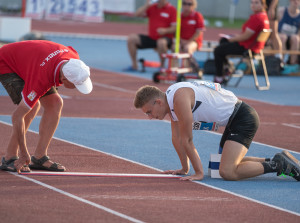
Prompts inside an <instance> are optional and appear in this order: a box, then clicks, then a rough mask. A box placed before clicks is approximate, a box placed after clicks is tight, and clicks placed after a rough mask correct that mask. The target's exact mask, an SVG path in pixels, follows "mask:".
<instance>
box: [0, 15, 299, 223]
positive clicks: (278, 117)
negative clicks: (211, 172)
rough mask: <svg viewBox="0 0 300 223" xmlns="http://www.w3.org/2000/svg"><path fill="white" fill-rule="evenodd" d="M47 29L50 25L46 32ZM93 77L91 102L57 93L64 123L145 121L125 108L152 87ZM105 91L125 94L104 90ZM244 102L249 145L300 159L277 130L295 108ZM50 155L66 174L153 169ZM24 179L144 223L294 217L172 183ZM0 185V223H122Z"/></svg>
mask: <svg viewBox="0 0 300 223" xmlns="http://www.w3.org/2000/svg"><path fill="white" fill-rule="evenodd" d="M51 24H55V25H53V30H52V28H51ZM70 24H71V25H70ZM97 25H99V24H97ZM97 25H96V24H92V25H89V24H84V26H78V24H77V23H76V26H75V25H74V24H72V23H70V22H67V23H65V24H64V23H61V22H59V23H57V22H40V21H38V22H34V23H33V29H36V30H43V31H46V29H47V27H49V29H48V30H47V31H54V30H55V31H57V32H63V31H68V32H80V31H84V32H87V30H89V29H90V30H95V28H96V26H97ZM104 25H107V27H111V26H112V24H100V25H99V27H101V26H102V27H103V26H104ZM39 27H40V28H39ZM78 27H79V28H78ZM90 27H93V28H90ZM124 27H125V26H124V25H123V28H122V30H123V31H122V33H119V34H122V35H127V34H128V30H130V32H137V31H136V30H135V29H133V25H132V26H130V27H131V28H128V29H127V28H124ZM74 28H76V29H75V30H74ZM107 29H108V28H107ZM131 29H132V30H131ZM101 31H102V33H103V34H117V31H119V29H118V28H116V27H115V29H111V30H110V32H111V33H107V32H104V30H101ZM99 32H100V31H99ZM92 75H93V76H92V77H93V82H94V83H100V84H102V86H100V85H98V86H97V85H95V84H94V90H93V92H92V93H91V94H90V95H87V96H84V95H81V94H80V93H78V92H77V91H75V90H67V89H65V88H63V87H61V88H60V89H59V92H60V93H61V94H62V95H66V96H70V97H71V99H65V100H64V109H63V116H67V117H69V116H73V117H100V118H128V119H144V118H145V116H144V114H143V113H142V112H140V111H137V110H135V109H134V107H133V104H132V100H133V96H134V92H135V91H136V90H137V89H138V88H139V87H141V86H143V85H145V84H151V85H153V83H152V82H151V81H148V80H144V79H140V78H135V77H131V76H124V75H119V74H116V73H109V72H104V71H101V70H92ZM103 84H104V87H103ZM109 86H114V87H119V88H122V89H126V90H127V91H126V92H122V91H118V90H114V89H110V88H108V87H109ZM159 87H160V88H161V89H162V90H165V89H166V88H167V87H168V85H166V84H160V85H159ZM245 101H246V102H248V103H249V104H250V105H252V106H254V107H255V108H256V109H257V111H258V113H259V115H260V119H261V123H262V124H261V126H260V129H259V131H258V133H257V136H256V137H255V141H258V142H261V143H266V144H270V145H273V146H278V147H283V148H286V149H291V150H294V151H298V152H300V139H299V137H298V134H297V132H296V131H295V130H293V128H291V127H286V126H282V125H281V123H299V116H292V115H291V113H292V112H294V113H300V107H289V106H276V105H270V104H266V103H261V102H255V101H249V100H245ZM0 104H1V108H0V114H1V115H9V114H11V112H12V111H13V109H14V106H13V105H12V103H11V102H10V100H9V99H8V97H0ZM270 123H272V124H270ZM10 132H11V127H10V126H7V125H4V124H1V123H0V135H1V138H0V145H1V146H0V156H3V155H4V153H5V149H6V147H7V139H8V138H9V136H10ZM274 136H276V137H274ZM279 136H280V137H279ZM27 142H28V147H29V150H30V152H31V153H32V152H33V151H34V149H35V145H36V143H37V135H36V134H35V133H28V134H27ZM49 155H50V156H51V158H52V159H53V160H55V161H58V162H60V163H63V164H64V165H65V166H66V167H67V169H68V171H71V172H95V173H97V172H107V173H157V171H155V170H153V169H149V168H146V167H143V166H140V165H137V164H134V163H131V162H128V161H125V160H120V159H117V158H115V157H113V156H108V155H105V154H102V153H100V152H96V151H93V150H89V149H87V148H82V147H80V146H76V145H73V144H70V143H67V142H63V141H60V140H55V139H54V140H53V141H52V143H51V145H50V149H49ZM30 179H35V180H37V181H40V182H43V183H45V184H47V185H51V186H53V187H55V188H58V189H60V190H62V191H65V192H68V193H71V194H73V195H75V196H77V197H80V198H82V199H85V200H88V201H90V202H93V204H98V205H103V206H105V207H107V208H110V209H112V210H114V211H116V212H119V213H122V214H124V215H127V216H130V217H133V218H135V219H138V220H140V221H144V222H274V219H276V221H278V222H297V221H299V217H297V216H295V215H292V214H289V213H286V212H283V211H279V210H276V209H274V208H271V207H267V206H264V205H261V204H258V203H255V202H252V201H249V200H246V199H243V198H240V197H236V196H233V195H230V194H228V193H225V192H222V191H219V190H215V189H211V188H208V187H205V186H203V185H200V184H196V183H192V182H181V181H179V180H177V179H146V178H123V177H122V178H114V177H112V178H109V177H105V178H93V177H56V176H55V177H54V176H52V177H42V176H34V177H30ZM0 182H1V190H0V197H1V201H0V219H1V222H29V221H30V222H46V223H48V222H49V223H50V222H128V220H125V219H124V218H122V217H118V216H116V215H115V214H112V213H108V212H107V211H103V210H101V209H99V208H97V207H95V206H93V205H91V204H87V203H84V202H83V201H79V200H75V199H74V198H71V197H69V196H65V195H62V194H61V193H59V192H56V191H53V190H51V189H49V188H45V187H44V186H42V185H39V184H36V183H34V182H31V181H28V180H26V179H22V178H19V177H16V176H13V175H11V174H9V173H6V172H1V171H0Z"/></svg>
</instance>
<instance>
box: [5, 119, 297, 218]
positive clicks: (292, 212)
mask: <svg viewBox="0 0 300 223" xmlns="http://www.w3.org/2000/svg"><path fill="white" fill-rule="evenodd" d="M139 121H140V120H139ZM164 121H165V122H170V121H167V120H164ZM0 123H3V124H5V125H9V126H11V124H10V123H7V122H3V121H0ZM28 131H30V132H33V133H36V134H38V133H37V132H35V131H32V130H28ZM209 133H211V134H217V135H222V134H220V133H218V132H209ZM53 138H54V139H56V140H59V141H62V142H66V143H69V144H72V145H76V146H80V147H82V148H85V149H89V150H92V151H95V152H99V153H102V154H105V155H108V156H111V157H115V158H118V159H121V160H125V161H128V162H130V163H134V164H137V165H140V166H143V167H147V168H149V169H152V170H157V171H160V172H163V170H161V169H158V168H155V167H152V166H148V165H145V164H143V163H139V162H136V161H133V160H129V159H126V158H123V157H120V156H117V155H114V154H110V153H107V152H104V151H100V150H96V149H93V148H91V147H88V146H84V145H80V144H77V143H74V142H70V141H67V140H64V139H60V138H57V137H53ZM252 143H256V144H259V145H264V146H268V147H271V148H274V149H278V150H287V149H284V148H280V147H276V146H271V145H267V144H264V143H259V142H254V141H253V142H252ZM287 151H290V152H293V153H297V154H300V152H296V151H292V150H287ZM192 182H194V183H198V184H201V185H203V186H206V187H209V188H212V189H215V190H218V191H222V192H225V193H228V194H232V195H234V196H237V197H240V198H243V199H246V200H249V201H252V202H255V203H258V204H262V205H265V206H267V207H271V208H274V209H277V210H280V211H284V212H287V213H290V214H294V215H297V216H300V213H297V212H294V211H290V210H288V209H284V208H281V207H277V206H274V205H272V204H268V203H265V202H262V201H259V200H255V199H252V198H250V197H246V196H243V195H241V194H237V193H234V192H232V191H229V190H225V189H221V188H218V187H215V186H212V185H209V184H206V183H203V182H199V181H192Z"/></svg>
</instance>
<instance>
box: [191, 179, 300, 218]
mask: <svg viewBox="0 0 300 223" xmlns="http://www.w3.org/2000/svg"><path fill="white" fill-rule="evenodd" d="M193 182H194V183H197V184H201V185H203V186H206V187H209V188H212V189H215V190H219V191H222V192H225V193H228V194H231V195H234V196H237V197H240V198H244V199H246V200H249V201H252V202H255V203H258V204H262V205H265V206H267V207H271V208H274V209H277V210H280V211H283V212H287V213H290V214H294V215H297V216H300V213H297V212H294V211H290V210H288V209H284V208H281V207H277V206H275V205H272V204H268V203H265V202H262V201H259V200H255V199H252V198H250V197H246V196H243V195H241V194H237V193H234V192H232V191H229V190H225V189H221V188H219V187H215V186H212V185H209V184H206V183H203V182H199V181H193Z"/></svg>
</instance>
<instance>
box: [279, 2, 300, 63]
mask: <svg viewBox="0 0 300 223" xmlns="http://www.w3.org/2000/svg"><path fill="white" fill-rule="evenodd" d="M299 6H300V0H290V3H289V6H288V7H280V8H279V9H278V18H279V26H278V31H279V36H280V39H281V41H282V48H283V49H284V50H285V49H290V50H299V41H300V37H299V27H300V10H299ZM297 62H299V61H298V56H297V55H291V56H290V61H289V63H290V64H297Z"/></svg>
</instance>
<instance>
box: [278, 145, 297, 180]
mask: <svg viewBox="0 0 300 223" xmlns="http://www.w3.org/2000/svg"><path fill="white" fill-rule="evenodd" d="M281 155H282V156H283V157H285V158H286V159H287V161H288V162H289V164H292V166H293V168H292V169H291V172H294V173H293V174H294V176H292V177H293V178H294V179H295V180H297V181H300V162H299V160H297V159H296V158H295V157H294V156H293V155H292V154H291V153H289V152H288V151H283V152H281ZM294 169H297V171H295V170H294ZM293 170H294V171H293Z"/></svg>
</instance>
